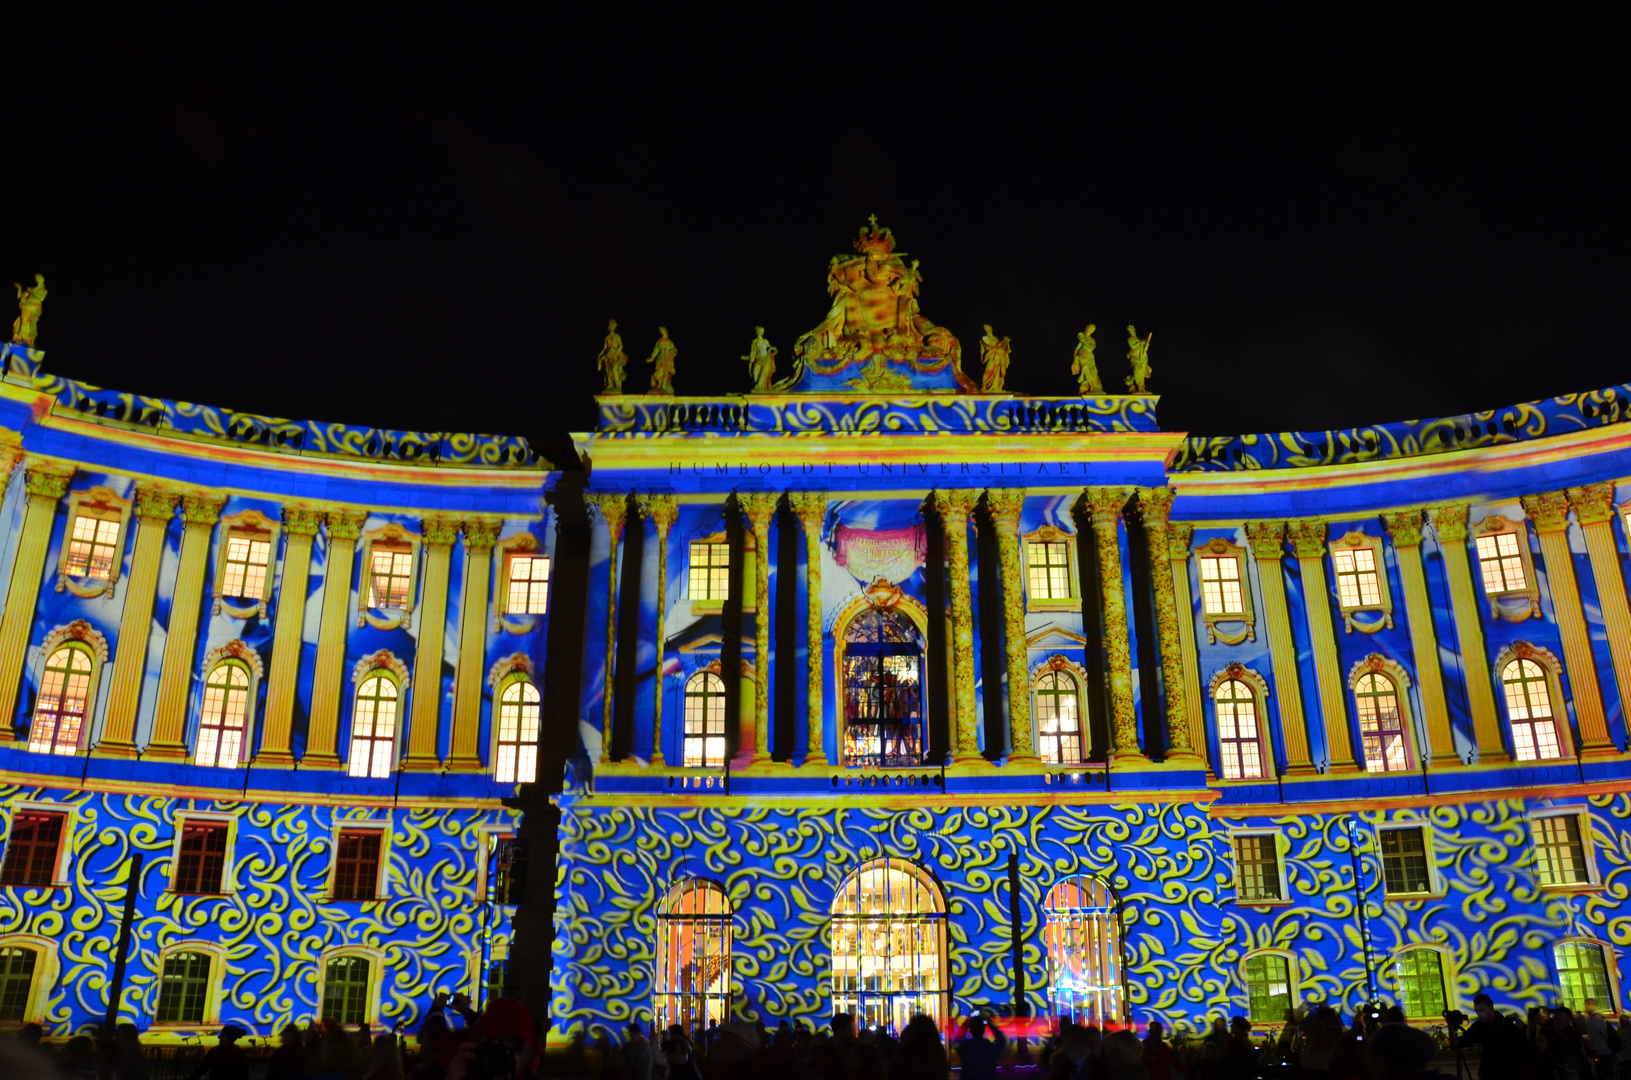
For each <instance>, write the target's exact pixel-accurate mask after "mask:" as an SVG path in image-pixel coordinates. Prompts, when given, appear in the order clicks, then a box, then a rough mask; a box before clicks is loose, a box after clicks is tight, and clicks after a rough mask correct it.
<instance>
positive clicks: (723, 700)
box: [679, 660, 731, 771]
mask: <svg viewBox="0 0 1631 1080" xmlns="http://www.w3.org/2000/svg"><path fill="white" fill-rule="evenodd" d="M709 678H713V679H718V680H719V693H718V695H717V696H718V698H719V702H720V705H719V708H720V715H721V719H720V732H719V740H720V747H721V749H720V755H719V761H718V762H717V763H710V762H709V761H708V754H707V748H708V739H709V738H710V737H711V736H710V735H709V732H708V730H707V713H706V709H707V706H706V704H704V706H703V709H704V713H703V728H702V731H701V732H699V733H697V734H692V733H691V730H690V721H691V709H690V703H691V684H692V683H694V682H697V681H699V680H701V681H703V682H706V681H707V680H708V679H709ZM697 696H699V697H704V699H705V701H706V700H707V699H711V698H712V697H714V696H715V695H713V694H708V695H702V694H698V695H697ZM679 713H680V716H679V720H680V723H679V734H680V746H679V750H680V752H679V764H680V767H681V768H685V769H703V770H707V771H713V770H716V769H723V768H724V767H725V764H726V762H727V761H729V760H730V734H731V727H730V686H729V684H728V683H726V682H725V676H724V675H723V674H722V673H721V671H720V665H719V662H718V661H717V660H716V661H714V662H712V663H710V664H707V665H704V666H703V667H700V668H698V669H697V670H695V671H693V672H691V673H690V674H689V675H687V676H686V677H685V681H684V682H682V683H681V684H680V709H679ZM692 740H700V741H701V743H702V748H703V752H702V763H701V764H699V765H692V764H690V763H689V762H688V761H687V759H686V747H687V745H688V744H689V743H690V742H691V741H692Z"/></svg>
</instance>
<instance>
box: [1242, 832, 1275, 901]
mask: <svg viewBox="0 0 1631 1080" xmlns="http://www.w3.org/2000/svg"><path fill="white" fill-rule="evenodd" d="M1275 840H1276V837H1275V836H1274V835H1273V834H1271V833H1261V834H1252V835H1247V836H1237V837H1235V882H1236V887H1237V888H1238V890H1239V892H1240V899H1241V900H1242V901H1246V900H1281V899H1284V897H1282V896H1281V892H1280V851H1279V847H1278V845H1277V844H1276V843H1275Z"/></svg>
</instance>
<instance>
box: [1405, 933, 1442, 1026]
mask: <svg viewBox="0 0 1631 1080" xmlns="http://www.w3.org/2000/svg"><path fill="white" fill-rule="evenodd" d="M1394 975H1395V976H1396V977H1397V979H1398V985H1399V1007H1400V1008H1401V1009H1403V1010H1404V1014H1405V1017H1406V1019H1410V1020H1425V1019H1430V1018H1433V1017H1439V1016H1443V1015H1444V1009H1445V1007H1446V1006H1445V1001H1444V957H1443V956H1441V955H1440V954H1439V951H1438V950H1437V949H1406V950H1405V951H1404V952H1402V953H1400V954H1399V958H1398V960H1397V961H1396V962H1395V964H1394Z"/></svg>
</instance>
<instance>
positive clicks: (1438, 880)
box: [1374, 819, 1445, 901]
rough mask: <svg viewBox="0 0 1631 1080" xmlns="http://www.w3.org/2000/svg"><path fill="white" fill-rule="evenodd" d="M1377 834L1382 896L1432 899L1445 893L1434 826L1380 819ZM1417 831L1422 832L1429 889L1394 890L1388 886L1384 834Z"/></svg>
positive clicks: (1400, 898) (1397, 898)
mask: <svg viewBox="0 0 1631 1080" xmlns="http://www.w3.org/2000/svg"><path fill="white" fill-rule="evenodd" d="M1374 831H1375V834H1376V865H1377V877H1378V878H1379V879H1380V880H1381V883H1382V896H1383V898H1384V899H1385V900H1400V901H1408V900H1432V899H1436V898H1438V897H1442V896H1444V895H1445V882H1444V878H1443V876H1442V875H1441V874H1440V873H1439V869H1438V859H1437V858H1435V857H1434V851H1435V845H1434V839H1435V838H1434V836H1433V826H1432V825H1431V824H1429V823H1428V822H1425V821H1414V820H1409V819H1406V820H1399V821H1379V822H1377V823H1376V824H1375V826H1374ZM1406 831H1415V832H1419V833H1420V834H1421V842H1422V854H1423V855H1424V856H1425V858H1426V860H1427V889H1426V891H1415V892H1394V891H1393V890H1392V889H1390V888H1389V887H1388V880H1387V855H1386V853H1385V852H1384V851H1383V849H1382V834H1383V833H1390V832H1406Z"/></svg>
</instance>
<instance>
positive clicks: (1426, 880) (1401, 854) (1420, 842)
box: [1381, 828, 1433, 895]
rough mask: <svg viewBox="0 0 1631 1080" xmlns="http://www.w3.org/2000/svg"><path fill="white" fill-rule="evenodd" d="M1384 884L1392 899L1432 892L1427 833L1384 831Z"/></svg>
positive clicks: (1403, 830)
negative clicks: (1392, 896)
mask: <svg viewBox="0 0 1631 1080" xmlns="http://www.w3.org/2000/svg"><path fill="white" fill-rule="evenodd" d="M1381 841H1382V881H1383V885H1384V887H1385V889H1386V891H1387V892H1388V894H1389V895H1408V894H1413V893H1426V892H1431V891H1432V887H1433V883H1432V875H1431V871H1430V868H1429V864H1428V860H1427V837H1426V832H1425V830H1423V829H1419V828H1409V829H1383V830H1382V831H1381Z"/></svg>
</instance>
